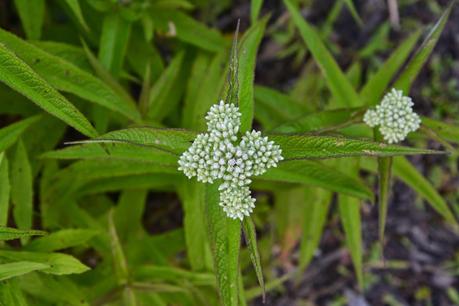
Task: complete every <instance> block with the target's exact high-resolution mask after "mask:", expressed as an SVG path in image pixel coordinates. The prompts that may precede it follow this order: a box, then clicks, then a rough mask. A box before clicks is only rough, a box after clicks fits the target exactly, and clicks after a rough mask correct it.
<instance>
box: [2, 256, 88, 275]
mask: <svg viewBox="0 0 459 306" xmlns="http://www.w3.org/2000/svg"><path fill="white" fill-rule="evenodd" d="M0 257H2V258H6V259H9V260H24V261H33V262H38V263H43V264H46V265H49V268H46V269H43V270H41V271H42V272H45V273H49V274H56V275H64V274H79V273H83V272H85V271H87V270H89V268H88V267H87V266H85V265H84V264H82V263H81V262H80V261H79V260H77V259H76V258H75V257H73V256H70V255H67V254H62V253H38V252H21V251H6V250H0Z"/></svg>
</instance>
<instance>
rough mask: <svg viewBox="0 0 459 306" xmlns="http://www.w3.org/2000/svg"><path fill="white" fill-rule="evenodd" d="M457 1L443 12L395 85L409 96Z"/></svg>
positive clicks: (452, 2) (451, 3)
mask: <svg viewBox="0 0 459 306" xmlns="http://www.w3.org/2000/svg"><path fill="white" fill-rule="evenodd" d="M454 3H455V1H451V2H450V4H449V6H448V8H447V9H446V10H445V11H444V12H443V14H442V15H441V17H440V19H439V20H438V21H437V23H435V25H434V26H433V28H432V29H431V30H430V32H429V34H428V35H427V37H426V38H425V39H424V41H423V42H422V45H421V46H420V47H419V49H418V50H417V51H416V53H415V54H414V56H413V57H412V58H411V60H410V61H409V63H408V65H407V66H406V67H405V69H404V70H403V72H402V73H401V75H400V76H399V78H398V79H397V81H396V82H395V84H394V88H397V89H400V90H402V91H403V92H404V93H405V94H408V92H409V91H410V88H411V85H412V84H413V82H414V80H415V79H416V77H417V76H418V74H419V72H420V71H421V68H422V67H423V66H424V64H425V63H426V61H427V59H428V58H429V56H430V54H431V53H432V51H433V49H434V47H435V45H436V44H437V42H438V39H439V38H440V35H441V33H442V32H443V29H444V27H445V25H446V21H448V18H449V15H450V13H451V10H452V8H453V6H454Z"/></svg>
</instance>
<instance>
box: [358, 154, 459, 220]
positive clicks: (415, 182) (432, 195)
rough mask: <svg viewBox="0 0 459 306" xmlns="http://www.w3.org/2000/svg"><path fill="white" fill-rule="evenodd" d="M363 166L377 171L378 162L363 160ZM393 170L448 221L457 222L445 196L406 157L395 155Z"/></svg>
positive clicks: (395, 174)
mask: <svg viewBox="0 0 459 306" xmlns="http://www.w3.org/2000/svg"><path fill="white" fill-rule="evenodd" d="M362 166H363V168H364V169H367V170H369V171H373V172H377V164H376V163H375V162H373V161H372V160H362ZM392 170H393V174H394V176H396V177H397V178H399V179H400V180H401V181H403V182H404V183H405V184H407V185H408V186H410V187H411V188H412V189H413V190H414V191H416V193H417V194H418V195H419V196H420V197H422V198H423V199H425V200H426V201H427V202H428V203H429V204H430V205H431V206H432V208H433V209H435V210H436V211H437V212H438V213H439V214H440V215H442V216H443V217H444V218H445V219H446V220H447V221H448V222H450V223H453V224H455V223H456V222H457V221H456V219H455V217H454V214H453V213H452V211H451V210H450V208H449V207H448V204H447V203H446V202H445V200H444V199H443V197H442V196H441V195H440V194H439V193H438V191H437V190H436V189H435V187H433V186H432V184H431V183H430V182H429V181H428V180H427V179H426V178H425V177H424V175H422V174H421V173H420V172H419V171H418V170H417V169H416V168H415V167H414V166H413V165H412V164H411V163H410V162H409V161H408V160H407V159H406V158H405V157H395V158H394V160H393V168H392Z"/></svg>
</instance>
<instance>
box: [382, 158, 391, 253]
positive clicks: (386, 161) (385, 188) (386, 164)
mask: <svg viewBox="0 0 459 306" xmlns="http://www.w3.org/2000/svg"><path fill="white" fill-rule="evenodd" d="M392 159H393V158H392V157H381V158H378V178H379V190H378V194H379V197H378V205H379V206H378V208H379V211H378V216H379V241H380V243H381V246H383V244H384V228H385V226H386V219H387V209H388V206H389V196H390V187H391V176H392Z"/></svg>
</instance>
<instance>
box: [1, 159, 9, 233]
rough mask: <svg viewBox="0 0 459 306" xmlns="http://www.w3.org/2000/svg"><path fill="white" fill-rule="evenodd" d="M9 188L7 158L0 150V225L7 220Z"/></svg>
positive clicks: (4, 224) (4, 223)
mask: <svg viewBox="0 0 459 306" xmlns="http://www.w3.org/2000/svg"><path fill="white" fill-rule="evenodd" d="M10 189H11V186H10V178H9V169H8V159H7V158H6V156H5V153H4V152H1V153H0V226H6V224H7V222H8V212H9V206H10ZM0 229H1V227H0ZM0 232H1V230H0ZM0 235H1V234H0ZM0 240H1V239H0Z"/></svg>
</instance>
